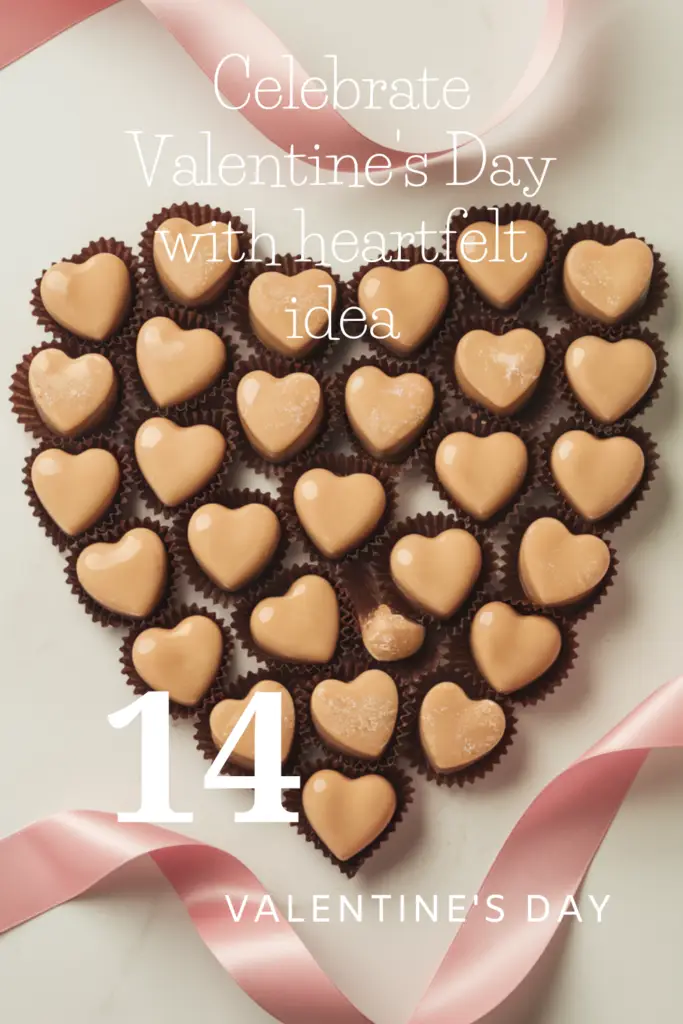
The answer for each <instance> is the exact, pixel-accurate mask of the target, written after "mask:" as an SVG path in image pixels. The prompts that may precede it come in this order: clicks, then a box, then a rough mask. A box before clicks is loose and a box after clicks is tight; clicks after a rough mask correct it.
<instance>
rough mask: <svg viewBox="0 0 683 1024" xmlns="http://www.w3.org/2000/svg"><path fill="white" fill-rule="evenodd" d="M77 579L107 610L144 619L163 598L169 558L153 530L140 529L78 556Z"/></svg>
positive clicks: (136, 528) (139, 527)
mask: <svg viewBox="0 0 683 1024" xmlns="http://www.w3.org/2000/svg"><path fill="white" fill-rule="evenodd" d="M76 575H77V577H78V580H79V583H80V584H81V586H82V587H83V589H84V590H85V591H87V593H88V594H90V596H91V597H92V598H93V599H94V600H95V601H97V603H98V604H101V605H102V607H103V608H107V609H108V610H109V611H110V612H118V613H119V614H121V615H128V616H130V617H131V618H134V619H143V618H144V617H145V615H149V614H150V612H152V611H154V609H155V608H156V606H157V605H158V604H159V601H160V600H161V598H162V596H163V593H164V588H165V586H166V580H167V577H168V555H167V554H166V548H165V547H164V544H163V541H162V540H161V539H160V537H159V536H158V535H157V534H156V533H154V531H153V530H148V529H147V528H146V527H144V526H138V527H135V528H134V529H132V530H128V532H127V533H124V535H123V536H122V537H121V539H120V540H117V541H114V542H113V543H107V542H105V541H100V542H98V543H96V544H89V545H88V546H87V547H86V548H84V549H83V551H81V553H80V555H79V556H78V559H77V561H76Z"/></svg>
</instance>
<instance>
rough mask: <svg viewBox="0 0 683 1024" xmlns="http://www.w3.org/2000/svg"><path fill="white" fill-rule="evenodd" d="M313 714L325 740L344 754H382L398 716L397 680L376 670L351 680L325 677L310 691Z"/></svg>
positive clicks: (366, 756)
mask: <svg viewBox="0 0 683 1024" xmlns="http://www.w3.org/2000/svg"><path fill="white" fill-rule="evenodd" d="M311 717H312V718H313V724H314V725H315V727H316V730H317V731H318V734H319V735H320V736H321V738H322V739H323V740H324V741H325V743H326V744H327V745H328V746H329V747H332V748H333V749H334V750H339V751H341V752H342V754H349V755H351V756H352V757H362V758H367V759H369V760H372V759H373V758H376V757H380V756H381V755H382V754H383V752H384V750H385V749H386V747H387V745H388V743H389V740H390V739H391V737H392V736H393V734H394V728H395V726H396V719H397V717H398V690H397V688H396V683H395V682H394V680H393V679H392V678H391V676H389V675H387V673H386V672H380V671H379V670H377V669H370V670H369V671H368V672H361V674H360V675H359V676H356V678H355V679H352V680H351V682H349V683H346V682H342V680H341V679H323V680H322V682H320V683H318V685H317V686H316V688H315V689H314V690H313V693H312V694H311Z"/></svg>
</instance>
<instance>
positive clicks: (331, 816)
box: [302, 769, 397, 861]
mask: <svg viewBox="0 0 683 1024" xmlns="http://www.w3.org/2000/svg"><path fill="white" fill-rule="evenodd" d="M302 803H303V809H304V813H305V815H306V817H307V818H308V823H309V825H310V826H311V828H312V829H313V831H314V832H315V834H316V835H317V836H318V838H319V839H320V840H321V842H323V843H324V844H325V846H326V847H327V849H328V850H329V851H330V852H331V853H332V854H334V856H335V857H336V858H337V860H341V861H347V860H350V859H351V858H352V857H355V856H356V854H357V853H360V852H361V850H364V849H365V848H366V846H370V844H371V843H372V842H374V840H375V839H377V837H378V836H379V835H381V834H382V832H384V830H385V828H386V827H387V825H388V824H389V822H390V821H391V819H392V818H393V816H394V814H395V812H396V804H397V799H396V790H395V789H394V787H393V786H392V785H391V783H390V782H389V781H388V780H387V779H385V778H384V776H383V775H361V777H360V778H359V779H347V778H346V776H345V775H342V774H341V773H340V772H335V771H330V770H329V769H325V770H323V771H320V772H314V774H313V775H311V777H310V779H309V780H308V782H307V783H306V785H305V786H304V791H303V795H302Z"/></svg>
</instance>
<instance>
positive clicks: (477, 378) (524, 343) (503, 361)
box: [454, 327, 545, 415]
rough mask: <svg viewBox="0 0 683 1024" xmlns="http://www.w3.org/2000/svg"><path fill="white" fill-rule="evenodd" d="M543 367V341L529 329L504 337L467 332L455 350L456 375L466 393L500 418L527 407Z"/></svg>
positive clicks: (517, 330)
mask: <svg viewBox="0 0 683 1024" xmlns="http://www.w3.org/2000/svg"><path fill="white" fill-rule="evenodd" d="M544 365H545V348H544V346H543V342H542V341H541V339H540V338H539V336H538V335H537V334H534V332H533V331H530V330H528V328H526V327H516V328H515V329H514V330H512V331H506V332H505V333H504V334H492V333H491V332H490V331H479V330H476V331H468V332H467V334H464V335H463V336H462V338H461V339H460V341H459V342H458V345H457V347H456V350H455V364H454V366H455V376H456V379H457V381H458V384H459V385H460V387H461V388H462V390H463V391H464V393H465V394H466V395H467V396H468V398H471V399H472V400H473V401H475V402H479V404H480V405H483V406H484V407H485V408H486V409H489V410H490V411H491V412H493V413H497V414H499V415H501V414H503V415H509V414H510V413H513V412H516V411H517V410H518V409H521V407H522V406H523V405H525V404H526V402H527V401H528V400H529V399H530V398H531V396H532V394H533V393H534V391H535V390H536V385H537V384H538V381H539V378H540V376H541V373H542V372H543V367H544Z"/></svg>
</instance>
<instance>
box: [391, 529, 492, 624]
mask: <svg viewBox="0 0 683 1024" xmlns="http://www.w3.org/2000/svg"><path fill="white" fill-rule="evenodd" d="M390 567H391V575H392V577H393V580H394V583H395V584H396V586H397V587H398V589H399V590H400V591H401V593H403V594H404V595H405V596H406V597H407V598H408V600H409V601H411V602H412V603H413V604H415V605H417V607H418V608H419V609H420V610H421V611H424V612H427V613H428V614H429V615H436V617H437V618H439V619H447V618H449V617H450V616H451V615H453V614H454V612H456V611H457V610H458V608H459V607H460V605H461V604H462V603H463V601H464V600H465V599H466V598H467V596H468V594H469V593H470V591H471V590H472V587H473V586H474V584H475V583H476V582H477V579H478V577H479V573H480V572H481V548H480V547H479V544H478V542H477V541H476V539H475V538H474V537H473V536H472V535H471V534H469V533H467V532H466V531H465V530H459V529H453V530H444V531H443V532H442V533H440V534H438V535H437V536H436V537H423V536H421V535H420V534H418V533H410V534H407V535H406V536H405V537H401V539H400V540H399V541H397V543H396V544H394V546H393V548H392V550H391V557H390Z"/></svg>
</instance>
